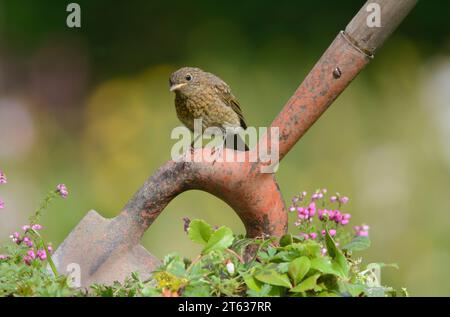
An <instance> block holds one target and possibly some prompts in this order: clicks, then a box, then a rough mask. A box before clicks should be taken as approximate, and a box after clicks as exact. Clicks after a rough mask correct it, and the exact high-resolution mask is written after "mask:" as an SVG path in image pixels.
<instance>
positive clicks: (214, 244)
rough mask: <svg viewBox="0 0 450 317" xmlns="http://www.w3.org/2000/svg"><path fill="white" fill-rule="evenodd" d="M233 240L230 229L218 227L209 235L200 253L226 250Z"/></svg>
mask: <svg viewBox="0 0 450 317" xmlns="http://www.w3.org/2000/svg"><path fill="white" fill-rule="evenodd" d="M233 240H234V237H233V232H232V231H231V229H230V228H228V227H220V228H219V229H217V230H216V231H214V233H213V234H212V235H211V237H210V238H209V241H208V243H207V244H206V246H205V248H204V249H203V251H202V253H203V254H206V253H208V252H211V251H213V250H223V249H226V248H228V247H229V246H230V245H231V244H232V243H233Z"/></svg>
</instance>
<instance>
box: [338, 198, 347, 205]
mask: <svg viewBox="0 0 450 317" xmlns="http://www.w3.org/2000/svg"><path fill="white" fill-rule="evenodd" d="M348 201H349V198H348V197H346V196H344V197H341V198H339V202H340V203H341V204H346V203H348Z"/></svg>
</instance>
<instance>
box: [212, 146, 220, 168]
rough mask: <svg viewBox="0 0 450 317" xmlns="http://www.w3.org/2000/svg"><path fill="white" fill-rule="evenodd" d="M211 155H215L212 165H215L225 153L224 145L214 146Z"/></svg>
mask: <svg viewBox="0 0 450 317" xmlns="http://www.w3.org/2000/svg"><path fill="white" fill-rule="evenodd" d="M211 155H214V160H213V161H212V165H214V163H216V162H217V161H218V159H219V158H221V157H222V155H223V146H213V147H212V148H211Z"/></svg>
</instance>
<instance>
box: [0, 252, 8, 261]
mask: <svg viewBox="0 0 450 317" xmlns="http://www.w3.org/2000/svg"><path fill="white" fill-rule="evenodd" d="M8 259H9V256H7V255H4V254H0V261H2V260H8Z"/></svg>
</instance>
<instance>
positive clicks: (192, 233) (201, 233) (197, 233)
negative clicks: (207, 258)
mask: <svg viewBox="0 0 450 317" xmlns="http://www.w3.org/2000/svg"><path fill="white" fill-rule="evenodd" d="M212 233H213V229H212V228H211V226H210V225H208V224H207V223H206V222H204V221H203V220H200V219H194V220H192V221H191V223H190V224H189V228H188V237H189V239H191V240H192V241H193V242H196V243H200V244H203V245H206V244H207V243H208V241H209V239H210V238H211V234H212Z"/></svg>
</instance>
